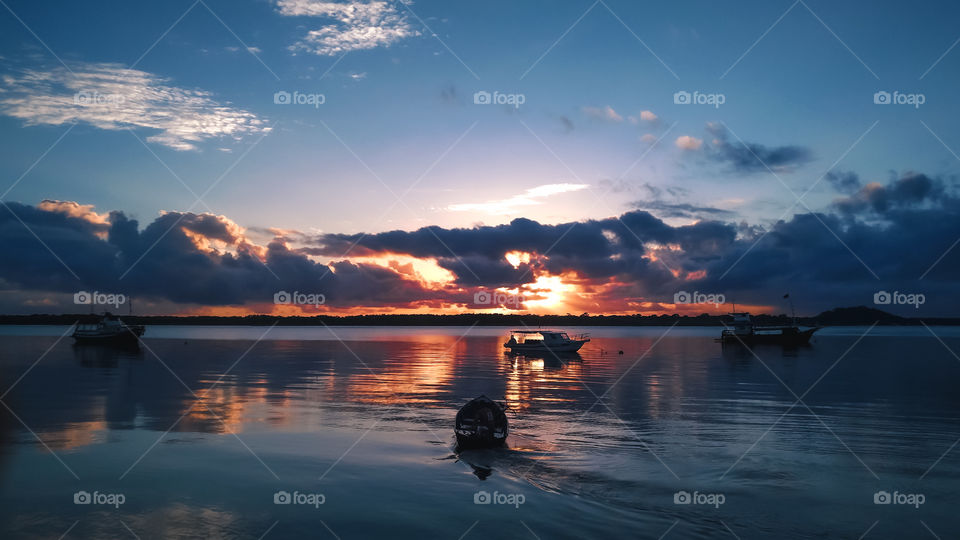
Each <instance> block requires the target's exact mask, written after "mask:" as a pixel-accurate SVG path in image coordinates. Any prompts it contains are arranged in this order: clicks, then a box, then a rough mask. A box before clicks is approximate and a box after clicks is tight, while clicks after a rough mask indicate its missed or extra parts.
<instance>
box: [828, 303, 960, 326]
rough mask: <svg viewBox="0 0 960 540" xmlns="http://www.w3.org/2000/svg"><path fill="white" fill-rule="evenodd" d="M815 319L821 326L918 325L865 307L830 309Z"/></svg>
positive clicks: (914, 321) (917, 322)
mask: <svg viewBox="0 0 960 540" xmlns="http://www.w3.org/2000/svg"><path fill="white" fill-rule="evenodd" d="M815 319H816V320H817V321H818V322H819V323H820V324H821V325H823V326H840V325H864V324H873V323H875V322H876V323H878V324H920V322H919V320H918V319H908V318H904V317H900V316H897V315H893V314H891V313H887V312H886V311H881V310H879V309H876V308H871V307H867V306H857V307H843V308H836V309H831V310H830V311H824V312H823V313H821V314H819V315H817V316H816V317H815ZM930 320H933V319H930ZM927 324H930V323H929V322H928V323H927ZM938 324H939V323H938ZM954 324H955V323H954Z"/></svg>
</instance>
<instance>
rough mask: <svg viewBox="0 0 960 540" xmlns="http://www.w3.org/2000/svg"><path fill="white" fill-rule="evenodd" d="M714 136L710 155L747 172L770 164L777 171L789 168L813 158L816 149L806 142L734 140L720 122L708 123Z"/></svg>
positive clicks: (736, 171) (763, 169) (756, 170)
mask: <svg viewBox="0 0 960 540" xmlns="http://www.w3.org/2000/svg"><path fill="white" fill-rule="evenodd" d="M707 131H708V132H709V133H710V134H711V135H712V136H713V140H712V141H711V145H710V151H709V152H708V156H709V157H710V158H711V159H713V160H714V161H716V162H719V163H724V164H726V165H729V166H730V169H731V171H732V172H735V173H741V174H748V173H756V172H764V171H766V170H767V168H768V167H769V168H770V169H771V170H773V171H774V172H781V171H789V170H793V169H795V168H797V167H798V166H800V165H803V164H804V163H807V162H808V161H810V160H811V159H813V152H812V151H811V150H810V149H809V148H806V147H803V146H793V145H787V146H775V147H768V146H764V145H762V144H757V143H749V142H741V141H739V140H736V141H733V142H731V141H730V140H729V132H728V131H727V129H726V128H725V127H723V126H722V125H720V124H713V123H710V124H707Z"/></svg>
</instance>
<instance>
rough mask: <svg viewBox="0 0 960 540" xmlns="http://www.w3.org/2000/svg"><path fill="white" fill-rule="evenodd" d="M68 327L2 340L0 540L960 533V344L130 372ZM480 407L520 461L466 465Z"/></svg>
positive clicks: (369, 347)
mask: <svg viewBox="0 0 960 540" xmlns="http://www.w3.org/2000/svg"><path fill="white" fill-rule="evenodd" d="M66 330H67V328H66V327H23V326H21V327H12V326H7V327H0V389H2V391H4V392H5V394H3V398H2V402H3V403H4V404H5V405H7V407H9V409H0V413H4V414H2V415H0V444H2V454H0V502H2V504H0V535H2V537H3V538H59V537H60V536H61V535H63V534H64V533H68V534H67V537H68V538H69V537H74V538H81V537H118V538H122V537H130V538H133V537H134V536H136V537H139V538H169V537H196V538H201V537H203V538H206V537H227V538H260V537H261V536H263V535H265V534H266V536H265V538H271V537H275V538H290V537H311V538H316V537H320V538H323V537H330V538H334V537H340V538H357V537H359V538H370V537H390V538H454V539H455V538H460V537H461V536H463V535H466V536H465V538H478V537H483V536H487V537H490V536H491V535H492V536H493V537H497V538H585V537H592V538H600V537H603V538H611V537H614V538H620V537H624V538H626V537H629V538H660V537H664V538H723V537H728V538H735V537H738V538H765V537H771V538H860V537H861V536H863V537H864V538H904V537H907V538H923V537H931V538H932V537H933V536H930V535H931V532H932V533H934V534H936V535H937V536H939V537H941V538H950V537H956V536H957V534H958V533H960V518H958V517H957V512H956V511H955V508H956V507H957V504H958V502H960V495H958V494H957V490H956V486H957V485H958V484H957V479H958V476H960V448H956V449H952V445H954V444H955V443H956V442H957V440H958V438H960V423H958V417H960V413H958V404H960V393H958V392H957V390H956V389H957V383H958V381H960V358H957V357H956V356H955V355H954V353H953V352H952V351H951V350H950V349H952V350H953V351H960V329H956V328H935V329H933V332H934V333H936V337H935V336H934V335H932V334H931V331H930V330H928V329H927V328H924V327H917V328H875V329H873V330H872V331H871V332H870V333H869V334H868V335H866V336H864V335H863V334H864V332H865V331H866V328H831V329H825V330H823V331H821V332H820V333H818V334H817V337H816V338H815V340H814V343H813V344H812V345H811V346H810V347H803V348H797V349H783V348H780V347H756V348H755V349H754V350H753V351H752V352H751V351H749V350H746V349H744V348H742V347H736V346H734V347H727V346H721V345H720V344H718V343H716V342H714V341H713V338H714V337H715V336H716V335H717V334H718V333H719V329H717V328H681V327H676V328H673V329H667V328H650V327H646V328H585V329H582V330H583V331H587V332H590V333H591V334H592V335H593V341H592V342H591V343H589V344H588V345H587V346H586V347H585V348H584V349H583V350H582V351H581V353H580V354H579V355H574V356H572V357H571V356H562V357H560V358H526V357H513V356H509V355H507V354H505V353H504V352H503V351H502V349H501V347H500V343H501V342H502V341H503V335H504V333H505V330H504V329H502V328H481V327H476V328H471V329H467V328H373V327H366V328H360V327H334V328H312V327H310V328H306V327H277V328H273V329H269V328H267V327H176V326H164V327H149V328H148V329H147V335H146V338H145V346H144V347H142V348H141V349H140V351H138V352H137V351H125V350H115V349H104V348H98V347H76V346H74V345H72V343H70V339H69V338H63V339H60V336H61V335H62V334H63V333H64V332H65V331H66ZM568 330H570V331H571V332H578V331H579V330H580V329H568ZM621 350H622V351H623V354H622V355H621V354H617V353H618V351H621ZM754 353H755V354H754ZM8 389H9V390H8ZM479 394H487V395H489V396H491V397H494V398H497V399H506V401H507V402H508V403H509V404H510V406H511V411H510V412H509V414H508V416H509V418H510V422H511V436H510V448H508V449H502V450H487V451H471V452H464V453H462V454H460V455H459V456H458V455H457V454H456V453H455V452H454V449H453V430H452V423H453V417H454V414H455V413H456V410H457V409H458V408H459V407H460V406H461V405H462V404H463V403H465V402H466V401H468V400H469V399H470V398H472V397H475V396H477V395H479ZM958 446H960V445H958ZM881 490H882V491H886V492H889V493H890V494H891V496H894V495H893V494H896V495H895V497H896V498H897V500H898V502H907V501H910V502H912V503H913V505H908V504H875V503H874V497H875V494H876V493H877V492H878V491H881ZM79 491H86V492H88V493H90V494H91V495H93V494H94V493H96V497H97V498H98V500H99V501H104V502H106V501H110V502H113V503H114V504H113V505H112V506H111V505H107V504H75V503H74V495H75V493H77V492H79ZM278 491H285V492H288V493H290V494H291V496H292V495H293V494H295V493H296V495H297V497H298V501H300V502H307V501H310V502H318V501H320V500H322V502H323V503H322V504H317V505H309V504H275V503H274V496H275V494H276V493H277V492H278ZM680 491H685V492H688V493H689V494H690V495H691V497H692V498H695V499H696V500H697V502H704V503H706V502H710V503H712V504H677V503H676V502H675V497H676V496H677V493H678V492H680ZM480 492H488V493H489V494H490V495H491V498H493V499H495V500H494V503H492V504H476V503H475V497H479V499H480V500H481V501H483V500H487V499H485V497H484V495H483V493H480ZM312 494H317V497H313V498H310V497H308V495H312ZM114 495H115V496H114ZM320 495H322V497H320ZM911 495H920V496H922V504H918V502H919V501H920V499H919V498H918V497H912V498H911V497H910V496H911ZM111 496H114V497H112V498H111ZM116 496H121V497H122V504H117V502H118V500H119V498H118V497H116ZM281 497H282V494H281ZM680 497H681V500H682V499H683V495H682V494H681V495H680ZM501 503H502V504H501ZM864 535H865V536H864Z"/></svg>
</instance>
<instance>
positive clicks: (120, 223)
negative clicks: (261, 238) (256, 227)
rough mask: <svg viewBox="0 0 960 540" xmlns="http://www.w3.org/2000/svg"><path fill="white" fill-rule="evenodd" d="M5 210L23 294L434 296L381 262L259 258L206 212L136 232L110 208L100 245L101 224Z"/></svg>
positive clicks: (7, 240) (7, 267) (386, 300)
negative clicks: (214, 245) (209, 246)
mask: <svg viewBox="0 0 960 540" xmlns="http://www.w3.org/2000/svg"><path fill="white" fill-rule="evenodd" d="M7 204H8V208H9V211H7V210H4V211H3V212H2V213H0V239H2V245H3V247H4V260H3V264H2V265H0V279H3V280H5V281H7V282H9V283H10V284H12V285H15V286H17V287H19V288H22V289H34V290H41V291H54V292H74V291H77V290H101V291H115V292H123V293H125V294H129V295H136V296H146V297H152V298H157V299H163V300H169V301H172V302H178V303H190V304H203V305H237V304H244V303H251V302H252V303H257V302H259V303H264V302H266V303H269V302H272V300H273V294H274V293H275V292H277V291H279V290H288V291H295V290H296V291H302V292H310V293H322V294H324V295H325V296H326V299H327V303H328V304H331V305H335V306H336V305H355V304H364V305H390V304H403V303H408V302H417V301H426V300H430V299H435V298H436V297H437V296H436V294H435V293H433V292H431V291H426V290H423V289H422V288H421V287H420V286H419V284H418V283H417V282H415V281H411V280H407V279H403V278H402V276H401V275H400V274H398V273H396V272H394V271H392V270H389V269H385V268H383V267H381V266H376V265H369V264H354V263H351V262H348V261H342V262H337V263H332V264H331V265H330V266H329V267H328V266H326V265H323V264H319V263H316V262H314V261H311V260H310V259H309V258H307V257H306V256H304V255H303V254H300V253H296V252H294V251H291V250H289V249H288V248H287V247H286V246H285V245H284V244H283V243H282V242H280V241H274V242H272V243H270V244H269V245H268V246H267V247H266V249H265V254H264V256H263V260H261V258H260V257H258V256H257V254H255V253H254V252H253V250H254V249H256V248H255V246H252V245H251V244H249V243H246V241H245V240H243V239H242V238H240V237H239V236H238V235H239V234H240V232H239V228H237V227H236V225H234V224H232V223H231V222H229V220H226V219H223V218H219V217H218V216H213V215H209V214H192V213H178V212H168V213H166V214H163V215H161V216H160V217H158V218H157V219H156V220H154V221H153V222H152V223H150V224H149V225H147V226H146V228H144V229H143V230H142V231H140V230H139V227H138V223H137V222H136V221H135V220H131V219H128V218H127V217H126V216H125V215H124V214H123V213H122V212H113V213H111V214H110V225H109V228H108V229H107V231H106V232H107V236H106V239H103V238H101V237H99V236H97V233H98V232H101V233H102V232H103V231H102V228H103V227H102V226H97V225H95V224H91V223H89V222H88V221H86V220H83V219H78V218H73V217H69V216H66V215H63V214H60V213H55V212H47V211H43V210H39V209H37V208H34V207H31V206H26V205H21V204H17V203H7ZM14 214H15V215H14ZM15 216H16V217H15ZM17 217H19V220H18V219H17ZM20 220H22V221H23V223H21V222H20ZM28 227H29V228H28ZM184 230H187V231H190V232H192V233H194V234H200V235H203V236H204V238H206V239H216V240H221V241H224V242H225V243H227V244H230V245H231V246H233V247H234V248H235V251H236V253H228V252H209V251H206V250H203V249H201V248H199V247H198V246H197V245H196V244H195V243H194V242H193V241H192V240H191V238H190V237H189V236H188V235H187V234H186V233H185V232H184ZM31 231H32V232H31ZM33 233H35V234H36V237H35V236H34V234H33ZM41 241H42V243H41ZM43 244H46V245H47V246H49V248H50V250H49V251H48V250H47V249H46V248H44V246H43ZM51 252H52V253H51ZM54 254H56V255H54ZM57 257H59V258H60V260H61V261H62V262H63V264H61V263H60V262H59V261H58V260H57ZM68 269H69V270H68ZM71 271H72V272H74V273H76V275H77V277H79V279H77V277H74V276H73V275H72V274H71Z"/></svg>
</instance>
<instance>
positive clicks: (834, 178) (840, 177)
mask: <svg viewBox="0 0 960 540" xmlns="http://www.w3.org/2000/svg"><path fill="white" fill-rule="evenodd" d="M824 178H825V179H826V180H827V182H829V183H830V185H832V186H833V188H834V189H836V190H837V191H839V192H840V193H854V192H856V191H857V190H859V189H860V186H861V183H860V177H859V176H858V175H857V173H855V172H851V171H847V172H842V171H829V172H827V174H826V175H824Z"/></svg>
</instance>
